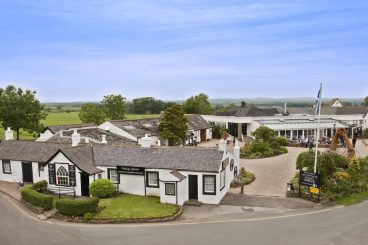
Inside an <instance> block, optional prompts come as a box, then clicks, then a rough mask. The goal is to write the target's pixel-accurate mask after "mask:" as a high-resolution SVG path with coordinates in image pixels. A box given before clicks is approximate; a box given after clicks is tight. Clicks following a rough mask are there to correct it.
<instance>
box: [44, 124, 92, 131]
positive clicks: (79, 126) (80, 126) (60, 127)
mask: <svg viewBox="0 0 368 245" xmlns="http://www.w3.org/2000/svg"><path fill="white" fill-rule="evenodd" d="M93 126H97V125H96V124H93V123H88V124H69V125H58V126H48V127H46V128H45V129H44V130H43V132H45V131H46V130H47V129H49V130H50V131H51V132H52V133H53V134H56V133H57V132H60V131H61V130H68V129H71V128H85V127H93Z"/></svg>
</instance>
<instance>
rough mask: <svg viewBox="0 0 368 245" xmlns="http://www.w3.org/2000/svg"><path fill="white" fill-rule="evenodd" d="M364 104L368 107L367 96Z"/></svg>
mask: <svg viewBox="0 0 368 245" xmlns="http://www.w3.org/2000/svg"><path fill="white" fill-rule="evenodd" d="M364 104H365V106H366V107H368V96H367V97H365V99H364Z"/></svg>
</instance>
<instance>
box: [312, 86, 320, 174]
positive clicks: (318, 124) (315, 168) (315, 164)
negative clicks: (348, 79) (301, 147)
mask: <svg viewBox="0 0 368 245" xmlns="http://www.w3.org/2000/svg"><path fill="white" fill-rule="evenodd" d="M319 91H320V98H319V101H318V103H319V105H318V104H317V105H316V106H317V108H318V107H319V110H318V123H317V142H316V153H315V157H314V173H317V160H318V159H317V158H318V156H317V154H318V142H319V132H320V129H319V127H320V119H321V109H322V108H321V107H322V83H321V87H320V90H319Z"/></svg>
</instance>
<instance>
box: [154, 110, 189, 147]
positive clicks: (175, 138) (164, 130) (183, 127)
mask: <svg viewBox="0 0 368 245" xmlns="http://www.w3.org/2000/svg"><path fill="white" fill-rule="evenodd" d="M187 130H188V126H187V119H186V117H185V116H184V112H183V109H182V108H181V106H180V105H173V106H171V107H169V108H167V109H166V110H165V111H164V115H163V117H162V120H161V122H160V125H159V126H158V131H159V132H160V136H161V137H162V138H164V139H167V140H168V141H169V146H173V145H176V144H177V143H179V142H180V140H182V139H184V138H185V135H186V132H187Z"/></svg>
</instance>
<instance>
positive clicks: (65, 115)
mask: <svg viewBox="0 0 368 245" xmlns="http://www.w3.org/2000/svg"><path fill="white" fill-rule="evenodd" d="M159 116H160V115H159V114H145V115H137V114H126V115H125V117H126V119H128V120H134V119H144V118H157V117H159ZM42 123H43V124H44V125H45V126H56V125H65V124H80V123H81V121H80V120H79V111H72V112H49V113H48V115H47V118H46V119H45V120H43V121H42ZM14 135H15V134H14ZM36 137H37V135H33V134H30V133H28V132H26V131H23V130H22V131H21V132H20V139H21V140H33V139H35V138H36ZM3 138H4V129H2V128H0V139H3ZM14 139H15V136H14Z"/></svg>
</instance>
